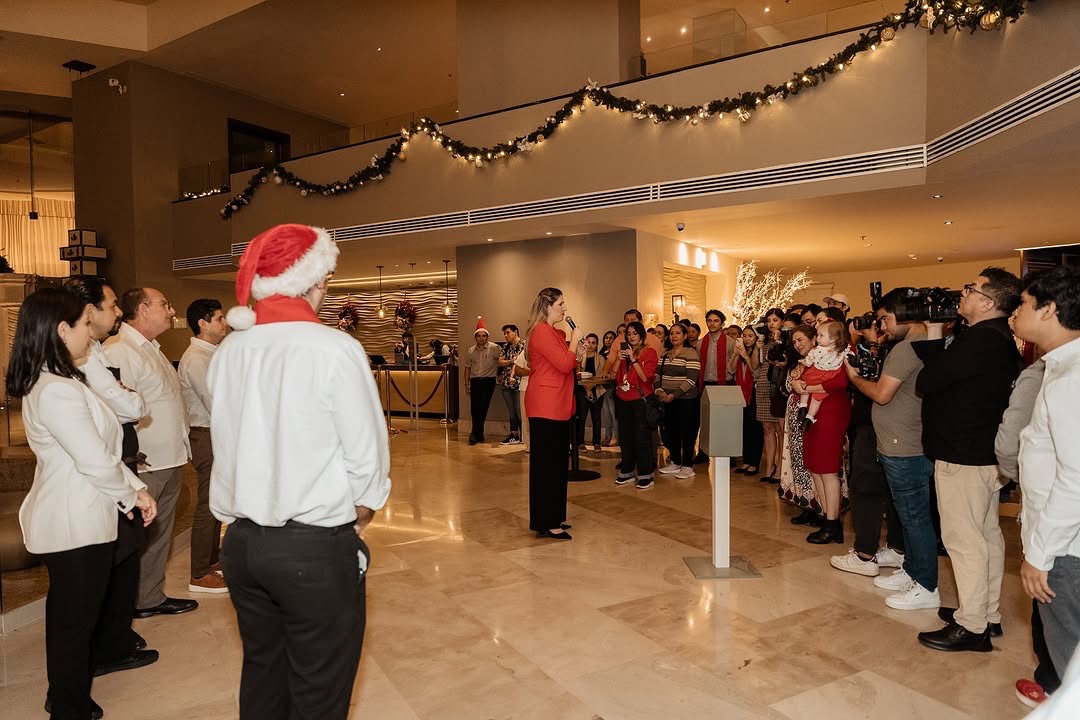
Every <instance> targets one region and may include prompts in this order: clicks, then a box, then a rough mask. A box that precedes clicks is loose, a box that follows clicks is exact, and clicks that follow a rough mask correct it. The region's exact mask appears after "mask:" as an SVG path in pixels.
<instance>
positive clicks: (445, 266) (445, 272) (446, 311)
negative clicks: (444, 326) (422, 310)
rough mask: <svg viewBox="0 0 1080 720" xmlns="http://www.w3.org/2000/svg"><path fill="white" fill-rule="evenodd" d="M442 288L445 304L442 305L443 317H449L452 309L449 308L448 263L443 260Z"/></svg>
mask: <svg viewBox="0 0 1080 720" xmlns="http://www.w3.org/2000/svg"><path fill="white" fill-rule="evenodd" d="M443 287H444V288H445V289H446V302H445V303H443V308H442V311H443V315H446V316H447V317H450V314H451V313H453V312H454V308H452V307H450V261H449V260H443Z"/></svg>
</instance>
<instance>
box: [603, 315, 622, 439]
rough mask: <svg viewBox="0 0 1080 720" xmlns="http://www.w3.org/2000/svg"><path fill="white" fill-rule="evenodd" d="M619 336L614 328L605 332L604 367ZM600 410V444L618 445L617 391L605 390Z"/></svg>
mask: <svg viewBox="0 0 1080 720" xmlns="http://www.w3.org/2000/svg"><path fill="white" fill-rule="evenodd" d="M616 337H617V335H616V333H615V331H614V330H608V331H607V332H605V333H604V346H603V347H602V348H600V357H602V358H604V362H603V367H607V359H608V356H609V355H610V354H611V353H612V352H613V344H614V342H615V338H616ZM601 406H602V407H601V411H600V444H601V445H602V446H604V447H607V446H608V445H618V431H617V430H616V428H617V427H618V421H617V420H616V419H615V393H614V392H612V391H611V388H607V390H606V391H605V392H604V402H603V403H601Z"/></svg>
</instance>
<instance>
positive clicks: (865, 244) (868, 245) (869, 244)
mask: <svg viewBox="0 0 1080 720" xmlns="http://www.w3.org/2000/svg"><path fill="white" fill-rule="evenodd" d="M873 244H874V243H863V247H870V246H871V245H873Z"/></svg>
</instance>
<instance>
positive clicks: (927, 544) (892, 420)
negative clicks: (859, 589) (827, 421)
mask: <svg viewBox="0 0 1080 720" xmlns="http://www.w3.org/2000/svg"><path fill="white" fill-rule="evenodd" d="M914 291H915V289H914V288H896V289H894V290H892V291H890V292H888V293H886V294H885V296H884V297H882V298H881V304H880V306H879V308H878V318H879V321H880V322H881V324H882V329H883V330H884V331H885V332H886V333H887V334H888V335H889V337H890V338H892V339H893V340H894V341H895V344H894V345H893V347H892V349H891V350H890V351H889V353H888V355H887V356H886V358H885V364H884V366H882V368H881V377H880V378H878V379H877V380H876V381H875V380H868V379H866V378H864V377H861V376H860V375H859V372H858V370H857V369H856V368H855V367H853V366H852V365H851V361H850V359H849V361H848V362H847V363H845V367H846V368H847V373H848V379H849V380H850V381H851V384H852V385H854V386H855V388H856V389H857V390H858V391H859V392H861V393H862V394H863V395H865V396H866V397H868V398H870V399H871V400H873V401H874V407H873V410H872V411H871V419H872V421H873V424H874V432H875V433H876V434H877V451H878V461H879V462H880V463H881V467H882V469H883V470H884V471H885V481H886V483H887V484H888V486H889V492H890V493H891V494H892V498H893V502H894V503H895V506H896V514H897V516H898V517H899V518H900V527H901V528H902V530H903V537H904V549H905V550H906V554H905V556H904V562H903V566H902V567H901V568H900V569H899V570H897V571H896V572H894V573H892V574H891V575H888V576H878V577H876V578H874V585H876V586H877V587H879V588H882V589H883V590H893V591H895V594H893V595H890V596H889V597H887V598H885V604H886V605H888V606H889V607H891V608H894V609H896V610H922V609H933V608H937V607H939V606H940V605H941V600H940V597H939V595H938V588H937V585H938V562H937V535H936V533H935V532H934V524H933V520H932V512H931V505H930V502H931V496H930V477H931V475H933V472H934V466H933V463H931V462H930V460H929V458H927V457H926V455H925V454H924V453H923V443H922V434H923V421H922V400H920V398H919V396H918V395H917V394H916V391H915V382H916V378H917V377H918V375H919V373H920V372H921V371H922V369H923V363H922V360H920V359H919V357H918V356H917V355H916V354H915V349H914V346H913V343H914V342H915V341H919V340H924V339H925V338H926V328H925V326H924V325H923V324H922V323H921V322H919V323H913V322H903V323H901V322H898V318H897V311H898V310H899V309H901V308H902V307H903V306H904V304H905V301H906V300H907V298H908V296H909V294H910V293H911V292H914ZM901 319H903V318H901ZM867 554H868V553H867Z"/></svg>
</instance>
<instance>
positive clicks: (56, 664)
mask: <svg viewBox="0 0 1080 720" xmlns="http://www.w3.org/2000/svg"><path fill="white" fill-rule="evenodd" d="M90 340H91V336H90V315H89V306H87V305H84V304H83V303H82V302H80V301H79V300H78V299H76V298H75V296H74V295H73V294H71V293H69V292H67V291H65V290H61V289H59V288H45V289H42V290H38V291H37V292H35V293H34V294H32V295H30V297H28V298H27V299H26V301H25V302H24V303H23V305H22V308H21V309H20V311H19V322H18V326H17V327H16V330H15V340H14V343H13V344H12V348H11V361H10V363H9V364H8V372H7V392H8V395H10V396H11V397H17V398H22V399H23V406H22V416H23V423H24V424H25V427H26V439H27V442H28V443H29V445H30V449H31V450H33V451H34V455H35V456H36V457H37V467H36V469H35V471H34V483H33V485H32V486H31V487H30V492H29V493H28V494H27V496H26V500H24V501H23V504H22V507H21V508H19V524H20V525H21V526H22V531H23V542H24V543H25V544H26V549H27V550H29V551H30V552H32V553H34V554H36V555H40V556H41V558H42V560H43V561H44V562H45V567H46V568H48V570H49V594H48V597H47V598H46V601H45V656H46V667H47V670H48V678H49V696H48V699H47V701H46V709H47V710H48V712H50V713H51V714H52V716H53V717H54V718H79V719H80V720H84V719H85V718H90V717H91V716H93V717H101V713H102V711H101V708H99V707H97V706H96V705H95V704H94V701H93V700H91V699H90V680H91V678H92V676H93V668H92V667H91V664H90V663H91V655H92V652H91V645H92V643H93V637H94V631H95V628H97V626H98V625H99V623H100V619H101V612H102V606H103V604H104V601H105V596H106V593H107V591H108V589H109V576H110V573H111V571H112V566H113V549H114V548H113V546H114V545H115V544H116V535H117V526H118V523H119V515H118V513H123V514H125V515H127V516H128V517H129V518H131V511H132V509H134V508H139V509H140V510H141V511H142V520H143V524H144V525H149V524H150V522H151V521H152V520H153V519H154V516H155V515H156V514H157V505H156V503H155V502H154V499H153V498H152V497H151V496H150V494H149V493H148V492H147V491H146V485H145V484H144V483H143V482H142V481H141V480H139V478H138V477H136V476H135V475H134V474H133V473H132V472H131V471H130V470H128V468H127V467H126V466H125V465H124V463H123V462H122V460H121V456H122V453H121V441H122V438H123V435H122V432H121V430H120V421H119V420H117V419H116V415H115V414H114V413H113V411H112V410H110V409H109V407H108V406H107V405H106V404H105V403H104V401H102V400H101V399H100V398H98V396H97V395H95V394H94V392H93V391H92V390H91V389H90V388H89V387H88V386H87V385H86V378H85V376H84V375H83V373H82V371H81V370H79V366H80V365H81V364H82V363H83V362H85V361H86V358H87V355H88V353H89V351H90Z"/></svg>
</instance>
